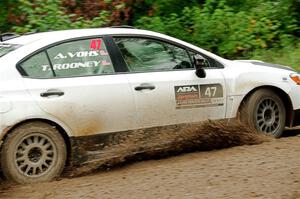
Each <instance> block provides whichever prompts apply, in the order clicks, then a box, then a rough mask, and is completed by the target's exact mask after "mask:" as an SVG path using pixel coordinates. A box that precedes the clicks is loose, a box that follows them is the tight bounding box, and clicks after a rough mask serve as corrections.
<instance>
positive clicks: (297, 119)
mask: <svg viewBox="0 0 300 199" xmlns="http://www.w3.org/2000/svg"><path fill="white" fill-rule="evenodd" d="M294 113H295V114H294V122H293V126H298V125H300V109H297V110H295V112H294Z"/></svg>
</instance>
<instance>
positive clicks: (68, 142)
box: [1, 118, 71, 165]
mask: <svg viewBox="0 0 300 199" xmlns="http://www.w3.org/2000/svg"><path fill="white" fill-rule="evenodd" d="M29 122H44V123H46V124H49V125H51V126H54V127H55V128H56V129H57V130H58V132H59V134H60V135H61V136H62V137H63V139H64V141H65V144H66V147H67V160H66V165H68V164H69V162H70V155H71V140H70V137H69V135H68V134H67V132H66V130H65V129H64V128H63V127H62V126H61V125H59V124H58V123H56V122H54V121H51V120H49V119H42V118H32V119H27V120H23V121H20V122H18V123H16V124H14V125H13V126H9V127H7V128H6V130H5V131H4V132H3V133H4V134H3V135H2V138H1V141H2V142H1V145H2V143H3V142H4V140H5V139H6V138H7V136H8V135H9V134H10V133H12V131H13V130H14V129H16V128H17V127H19V126H21V125H23V124H25V123H29ZM1 147H2V146H1Z"/></svg>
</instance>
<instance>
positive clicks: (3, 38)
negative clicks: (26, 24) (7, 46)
mask: <svg viewBox="0 0 300 199" xmlns="http://www.w3.org/2000/svg"><path fill="white" fill-rule="evenodd" d="M19 36H20V35H17V34H15V33H4V34H1V35H0V41H1V42H3V41H7V40H10V39H13V38H16V37H19Z"/></svg>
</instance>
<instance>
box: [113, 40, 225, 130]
mask: <svg viewBox="0 0 300 199" xmlns="http://www.w3.org/2000/svg"><path fill="white" fill-rule="evenodd" d="M114 41H115V43H116V45H117V46H118V48H119V50H120V52H121V54H122V56H123V58H124V60H125V63H126V65H127V67H128V70H129V73H128V74H127V76H126V77H127V78H128V80H129V82H130V84H131V87H132V91H133V95H134V99H135V103H136V110H137V124H138V126H139V128H147V127H155V126H164V125H171V124H179V123H190V122H197V121H204V120H207V119H222V118H224V117H225V109H226V107H225V105H226V102H225V100H226V98H225V93H226V91H225V81H224V78H223V75H222V72H221V71H222V69H221V68H215V67H212V64H213V63H212V60H208V59H207V60H206V62H207V66H208V68H210V69H207V70H206V77H205V78H199V77H197V76H196V74H195V69H194V64H193V61H192V56H193V54H195V52H188V50H186V49H185V48H184V47H179V46H177V45H175V44H170V43H167V42H165V41H161V40H156V39H151V38H142V37H115V38H114Z"/></svg>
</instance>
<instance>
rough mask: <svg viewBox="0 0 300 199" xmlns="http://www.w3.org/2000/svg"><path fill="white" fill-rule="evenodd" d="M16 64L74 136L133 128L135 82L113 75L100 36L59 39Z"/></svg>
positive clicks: (32, 91)
mask: <svg viewBox="0 0 300 199" xmlns="http://www.w3.org/2000/svg"><path fill="white" fill-rule="evenodd" d="M18 69H19V70H20V71H21V73H22V74H23V76H24V78H23V81H24V83H25V85H26V87H27V89H28V91H29V92H30V94H31V95H32V96H33V98H34V99H35V101H36V103H37V104H38V105H39V106H40V107H41V109H43V110H44V111H45V112H46V113H47V114H49V115H50V116H51V117H53V118H56V119H57V120H59V121H61V122H63V123H64V124H66V125H68V126H69V128H71V130H72V132H73V135H74V136H84V135H92V134H97V133H108V132H116V131H125V130H129V129H132V128H134V127H135V105H134V99H133V96H132V91H131V86H130V85H129V82H128V80H127V78H126V77H125V76H124V75H121V74H119V75H117V74H115V68H114V67H113V64H112V60H111V58H110V55H109V54H108V51H107V48H106V45H105V43H104V42H103V39H102V38H92V39H79V40H74V41H68V42H63V43H60V44H55V45H54V46H53V47H50V48H48V49H46V50H42V51H40V52H37V53H35V54H34V55H31V56H29V57H28V58H26V59H25V60H24V61H22V62H21V63H20V64H19V65H18ZM25 108H26V107H25Z"/></svg>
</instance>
